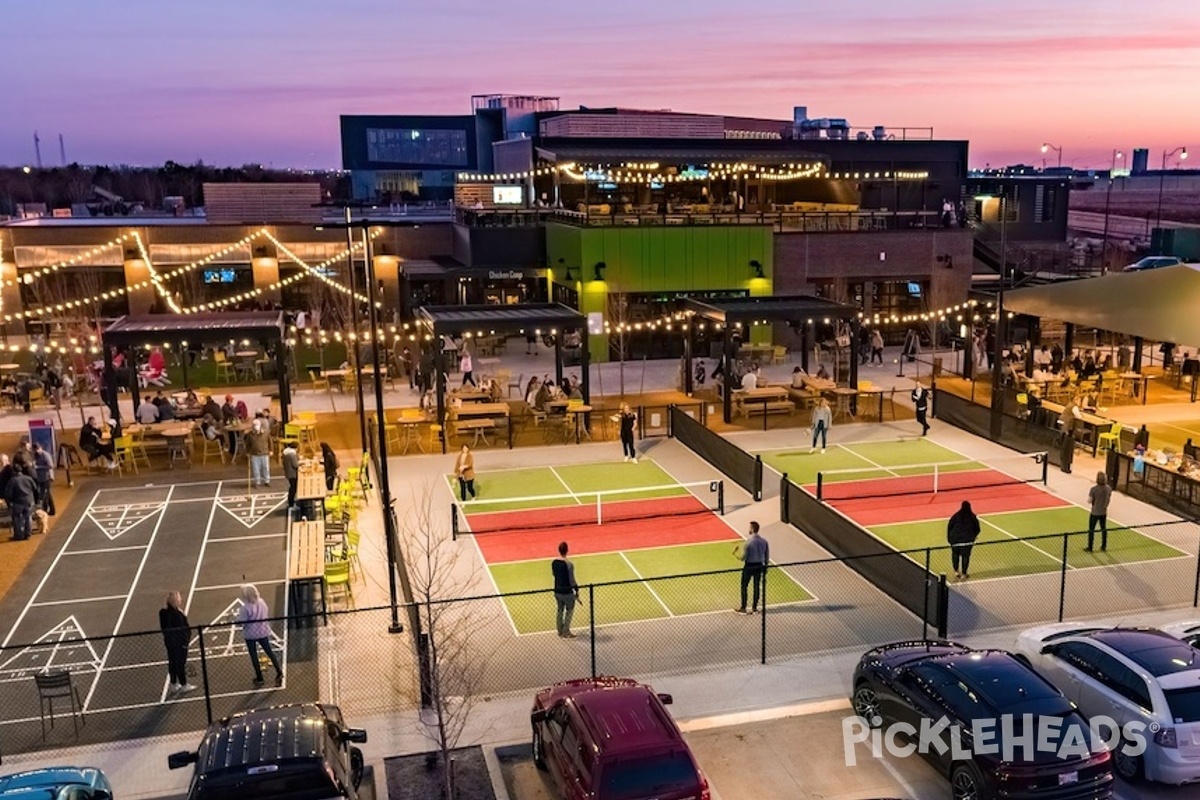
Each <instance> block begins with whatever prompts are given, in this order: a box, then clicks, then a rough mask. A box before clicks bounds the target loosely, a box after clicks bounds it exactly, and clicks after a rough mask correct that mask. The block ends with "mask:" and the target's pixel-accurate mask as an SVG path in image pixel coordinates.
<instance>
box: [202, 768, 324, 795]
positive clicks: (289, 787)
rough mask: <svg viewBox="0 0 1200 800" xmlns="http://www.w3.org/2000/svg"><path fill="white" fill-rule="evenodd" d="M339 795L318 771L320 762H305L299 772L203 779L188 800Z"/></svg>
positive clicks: (218, 776)
mask: <svg viewBox="0 0 1200 800" xmlns="http://www.w3.org/2000/svg"><path fill="white" fill-rule="evenodd" d="M340 794H341V793H340V792H339V791H338V790H337V787H335V786H334V785H333V781H332V780H331V779H330V778H329V776H328V775H326V774H325V772H324V770H323V769H321V765H320V763H319V762H312V763H306V764H304V765H303V768H300V769H295V768H293V769H286V768H285V769H280V770H279V771H277V772H272V773H269V774H264V775H247V774H246V773H245V772H244V771H241V770H239V771H237V773H236V774H231V775H217V776H213V777H210V778H208V779H206V780H205V781H204V782H203V783H202V784H201V785H200V791H198V792H196V793H194V794H193V795H192V796H191V800H273V799H274V798H287V800H326V798H330V797H338V796H339V795H340Z"/></svg>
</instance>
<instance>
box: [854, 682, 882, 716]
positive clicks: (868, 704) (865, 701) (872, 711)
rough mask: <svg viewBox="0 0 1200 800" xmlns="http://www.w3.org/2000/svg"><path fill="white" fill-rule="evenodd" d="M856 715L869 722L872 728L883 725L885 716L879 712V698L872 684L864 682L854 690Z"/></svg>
mask: <svg viewBox="0 0 1200 800" xmlns="http://www.w3.org/2000/svg"><path fill="white" fill-rule="evenodd" d="M853 705H854V713H855V714H857V715H858V716H860V717H862V718H863V719H865V720H866V721H867V724H868V725H870V726H871V727H872V728H877V727H879V726H880V725H881V724H883V714H881V713H880V711H879V697H878V696H877V695H876V694H875V690H874V689H872V688H871V686H870V684H868V683H867V682H866V681H862V682H860V683H859V684H858V686H856V687H855V688H854V697H853Z"/></svg>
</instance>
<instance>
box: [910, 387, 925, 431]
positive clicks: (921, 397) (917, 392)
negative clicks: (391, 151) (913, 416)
mask: <svg viewBox="0 0 1200 800" xmlns="http://www.w3.org/2000/svg"><path fill="white" fill-rule="evenodd" d="M912 401H913V405H914V406H915V407H916V409H917V423H918V424H919V425H920V426H921V435H922V436H924V435H925V434H927V433H929V423H928V422H926V421H925V415H926V414H927V413H929V390H928V389H926V388H925V387H924V386H922V385H921V384H919V383H918V384H917V385H916V386H914V387H913V390H912Z"/></svg>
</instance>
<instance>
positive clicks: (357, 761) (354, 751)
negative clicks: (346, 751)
mask: <svg viewBox="0 0 1200 800" xmlns="http://www.w3.org/2000/svg"><path fill="white" fill-rule="evenodd" d="M362 779H363V754H362V750H359V749H358V748H357V747H351V748H350V782H351V783H353V784H354V788H355V789H357V788H358V785H359V784H360V783H362Z"/></svg>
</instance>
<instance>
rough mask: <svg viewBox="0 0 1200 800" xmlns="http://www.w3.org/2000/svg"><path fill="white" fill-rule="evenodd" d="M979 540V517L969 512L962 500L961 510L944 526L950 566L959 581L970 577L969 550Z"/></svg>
mask: <svg viewBox="0 0 1200 800" xmlns="http://www.w3.org/2000/svg"><path fill="white" fill-rule="evenodd" d="M978 538H979V517H977V516H975V512H974V511H972V510H971V504H970V503H968V502H967V501H966V500H963V504H962V508H960V509H959V510H958V511H956V512H954V516H952V517H950V522H949V523H948V524H947V525H946V541H947V542H949V543H950V566H952V567H954V577H955V578H958V579H959V580H960V581H962V580H966V579H967V578H969V577H970V571H971V548H972V547H974V546H975V540H976V539H978Z"/></svg>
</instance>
